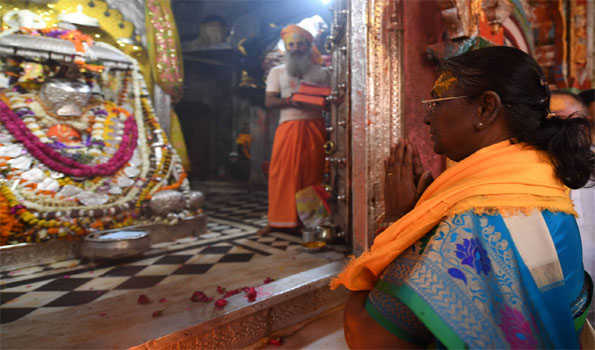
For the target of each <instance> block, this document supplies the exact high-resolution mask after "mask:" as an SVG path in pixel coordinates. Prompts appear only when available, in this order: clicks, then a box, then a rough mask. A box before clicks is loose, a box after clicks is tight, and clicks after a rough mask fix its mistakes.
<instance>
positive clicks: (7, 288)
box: [0, 185, 302, 324]
mask: <svg viewBox="0 0 595 350" xmlns="http://www.w3.org/2000/svg"><path fill="white" fill-rule="evenodd" d="M207 187H208V189H206V190H204V191H205V194H206V198H207V202H206V205H205V212H206V213H207V215H208V216H209V223H208V232H207V233H206V234H203V235H201V236H200V237H188V238H184V239H180V240H177V241H175V242H167V243H161V244H157V245H154V246H153V247H152V249H151V251H149V252H148V253H146V254H145V255H143V256H142V257H140V258H135V259H130V260H126V261H119V262H118V263H117V264H113V263H111V264H105V263H104V264H101V263H99V264H97V263H89V262H85V261H80V260H68V261H60V262H56V263H52V264H46V265H39V266H32V267H27V268H23V269H16V270H15V269H13V270H10V269H5V270H4V271H0V278H1V281H0V323H3V324H4V323H8V322H13V321H15V320H18V319H20V318H22V317H24V316H25V315H29V316H33V317H34V316H35V315H36V314H42V313H47V312H51V310H52V309H57V308H66V307H73V306H77V305H82V304H86V303H91V302H94V301H98V300H102V299H106V298H110V297H112V296H115V295H118V294H122V293H126V292H130V290H142V289H145V288H151V287H154V286H156V285H157V284H160V283H167V282H168V279H170V278H175V276H178V275H202V274H207V273H208V271H209V270H210V269H211V268H213V266H215V265H216V264H226V263H247V262H250V261H251V260H252V259H253V258H255V257H257V256H268V255H273V254H284V253H287V252H288V251H290V250H292V249H298V250H299V249H302V247H301V245H300V239H299V238H297V237H294V236H291V235H288V234H284V233H272V234H271V235H268V236H264V237H261V236H258V235H256V234H255V233H256V231H257V230H258V229H259V228H260V227H262V226H263V225H264V224H266V193H265V192H250V193H249V192H246V191H245V190H243V189H242V188H237V187H229V186H224V185H219V186H207Z"/></svg>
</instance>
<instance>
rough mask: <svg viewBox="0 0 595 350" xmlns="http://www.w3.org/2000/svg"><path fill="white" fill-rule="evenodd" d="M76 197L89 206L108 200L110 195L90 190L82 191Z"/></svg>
mask: <svg viewBox="0 0 595 350" xmlns="http://www.w3.org/2000/svg"><path fill="white" fill-rule="evenodd" d="M76 198H77V199H78V200H79V201H80V202H81V203H83V204H84V205H87V206H97V205H102V204H104V203H105V202H107V201H108V199H109V196H108V195H107V194H104V193H93V192H88V191H81V192H80V193H79V194H77V195H76Z"/></svg>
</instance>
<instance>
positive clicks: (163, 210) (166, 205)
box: [149, 190, 186, 215]
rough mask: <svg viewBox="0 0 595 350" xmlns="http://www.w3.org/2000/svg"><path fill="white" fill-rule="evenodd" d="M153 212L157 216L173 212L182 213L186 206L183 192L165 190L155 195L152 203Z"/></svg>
mask: <svg viewBox="0 0 595 350" xmlns="http://www.w3.org/2000/svg"><path fill="white" fill-rule="evenodd" d="M149 205H150V207H151V211H152V212H153V213H154V214H157V215H165V214H168V213H171V212H176V211H181V210H182V209H184V206H185V205H186V201H185V200H184V196H183V195H182V193H181V192H178V191H174V190H165V191H161V192H157V193H155V194H154V195H153V197H152V198H151V202H150V204H149Z"/></svg>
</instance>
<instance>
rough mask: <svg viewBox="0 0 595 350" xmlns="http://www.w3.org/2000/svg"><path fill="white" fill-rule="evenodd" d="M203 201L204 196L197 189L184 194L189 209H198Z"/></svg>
mask: <svg viewBox="0 0 595 350" xmlns="http://www.w3.org/2000/svg"><path fill="white" fill-rule="evenodd" d="M204 202H205V196H204V195H203V194H202V192H199V191H190V193H188V194H187V195H186V208H188V209H190V210H197V209H200V208H201V207H202V206H203V204H204Z"/></svg>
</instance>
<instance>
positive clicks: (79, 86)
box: [39, 79, 91, 117]
mask: <svg viewBox="0 0 595 350" xmlns="http://www.w3.org/2000/svg"><path fill="white" fill-rule="evenodd" d="M39 97H40V98H41V100H42V101H43V103H44V105H45V106H46V107H47V108H48V109H50V111H51V112H53V113H55V114H57V115H59V116H63V117H74V116H77V117H78V116H80V115H81V114H82V113H83V109H84V108H85V106H87V104H88V103H89V98H91V88H90V87H89V85H87V84H85V83H82V82H79V81H70V80H64V79H52V80H50V81H48V82H46V83H44V84H43V86H42V87H41V91H40V93H39Z"/></svg>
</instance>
